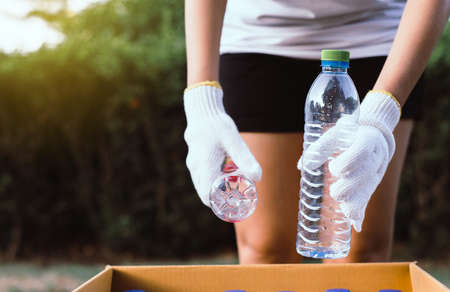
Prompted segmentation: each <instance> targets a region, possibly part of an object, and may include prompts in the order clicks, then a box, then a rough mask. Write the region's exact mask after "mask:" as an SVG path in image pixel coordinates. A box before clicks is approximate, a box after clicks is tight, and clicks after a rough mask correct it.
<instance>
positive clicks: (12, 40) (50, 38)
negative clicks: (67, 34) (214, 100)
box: [0, 0, 107, 53]
mask: <svg viewBox="0 0 450 292" xmlns="http://www.w3.org/2000/svg"><path fill="white" fill-rule="evenodd" d="M106 1H107V0H66V1H64V0H47V1H36V0H15V1H3V3H2V4H1V5H0V51H2V52H4V53H12V52H19V53H29V52H33V51H36V50H38V49H39V48H40V47H41V46H42V45H44V44H45V45H46V46H49V47H53V46H55V45H57V44H58V43H60V42H61V41H63V40H64V35H63V34H62V33H60V32H59V31H57V30H56V29H55V28H53V27H51V26H50V25H49V24H48V23H47V22H45V21H44V20H43V19H41V18H39V17H34V16H33V17H27V15H28V14H29V13H30V12H31V11H33V10H36V9H38V10H45V11H47V12H50V13H52V12H56V11H58V10H59V9H63V8H64V9H67V10H68V11H69V12H71V13H78V12H80V11H82V10H83V9H85V8H87V7H88V6H89V5H92V4H94V3H98V2H106Z"/></svg>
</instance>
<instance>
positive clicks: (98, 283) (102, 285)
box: [72, 265, 113, 292]
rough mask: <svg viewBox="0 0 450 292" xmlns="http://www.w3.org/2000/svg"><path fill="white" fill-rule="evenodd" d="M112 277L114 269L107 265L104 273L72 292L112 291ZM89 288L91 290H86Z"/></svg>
mask: <svg viewBox="0 0 450 292" xmlns="http://www.w3.org/2000/svg"><path fill="white" fill-rule="evenodd" d="M112 276H113V267H111V266H109V265H107V266H105V269H104V270H103V271H102V272H100V273H98V274H97V275H95V276H94V277H92V278H90V279H89V280H88V281H87V282H85V283H83V284H81V286H79V287H78V288H75V290H72V292H84V291H93V290H94V291H111V283H112ZM102 278H103V279H102ZM88 286H89V290H85V289H87V288H88Z"/></svg>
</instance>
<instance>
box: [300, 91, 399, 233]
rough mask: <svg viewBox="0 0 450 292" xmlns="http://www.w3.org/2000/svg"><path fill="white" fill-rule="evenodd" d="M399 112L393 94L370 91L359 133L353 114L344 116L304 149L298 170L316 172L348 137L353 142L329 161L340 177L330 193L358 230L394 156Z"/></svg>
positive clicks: (362, 112)
mask: <svg viewBox="0 0 450 292" xmlns="http://www.w3.org/2000/svg"><path fill="white" fill-rule="evenodd" d="M400 114H401V112H400V105H399V104H398V102H397V100H396V99H395V98H394V97H393V96H392V95H390V94H389V93H388V92H384V91H370V92H369V93H368V94H367V95H366V97H365V99H364V101H363V102H362V104H361V108H360V118H359V126H357V129H356V132H352V131H349V129H351V126H350V124H351V123H349V120H351V116H350V117H344V118H341V119H340V120H338V122H337V123H336V125H335V126H334V127H333V128H331V129H329V130H328V131H326V132H325V133H324V134H323V135H322V136H321V137H320V138H319V139H318V140H317V141H315V142H314V143H312V144H311V145H310V146H309V147H308V148H307V150H305V151H304V153H303V155H302V157H301V158H300V160H299V162H298V165H297V167H298V169H300V170H302V169H303V168H306V169H308V171H309V172H311V170H313V171H314V170H315V169H317V168H318V167H320V166H321V165H322V164H323V163H325V162H326V161H327V160H328V158H329V157H332V155H333V154H334V153H338V152H339V149H338V148H339V147H343V146H344V144H347V143H346V140H347V142H350V144H349V145H350V147H349V148H348V149H347V150H345V151H344V152H343V153H341V154H339V155H338V156H337V157H336V158H334V159H331V160H330V162H329V164H328V168H329V171H330V174H331V175H332V176H333V177H336V178H337V179H336V181H335V182H334V183H332V184H331V186H330V196H331V197H332V198H334V199H335V200H337V201H339V202H340V207H341V210H342V212H343V213H344V215H345V216H346V217H347V218H348V219H349V220H350V222H351V224H352V225H353V227H354V228H355V230H356V231H358V232H359V231H361V226H362V223H363V220H364V213H365V210H366V207H367V204H368V202H369V200H370V197H371V196H372V194H373V193H374V191H375V189H376V188H377V186H378V185H379V184H380V182H381V179H382V178H383V176H384V173H385V172H386V169H387V166H388V164H389V162H390V161H391V159H392V156H393V155H394V151H395V140H394V136H393V134H392V132H393V130H394V128H395V126H396V125H397V123H398V121H399V119H400ZM303 161H304V163H303ZM305 163H306V164H305ZM303 171H304V170H302V173H303Z"/></svg>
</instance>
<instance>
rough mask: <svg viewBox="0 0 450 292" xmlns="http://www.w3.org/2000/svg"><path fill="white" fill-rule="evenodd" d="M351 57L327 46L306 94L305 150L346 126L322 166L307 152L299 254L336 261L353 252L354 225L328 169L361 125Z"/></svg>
mask: <svg viewBox="0 0 450 292" xmlns="http://www.w3.org/2000/svg"><path fill="white" fill-rule="evenodd" d="M349 57H350V56H349V52H347V51H341V50H323V51H322V72H321V73H320V74H319V76H318V77H317V78H316V80H315V81H314V83H313V85H312V86H311V88H310V89H309V92H308V96H307V98H306V103H305V129H304V138H303V151H305V150H306V149H308V147H309V146H310V145H311V144H312V143H313V142H315V141H316V140H317V139H319V138H320V137H321V136H322V135H323V134H324V133H325V132H326V131H328V130H330V129H331V128H332V127H334V126H335V125H336V122H337V121H338V120H340V119H342V120H340V124H341V125H342V124H344V126H343V127H339V128H336V129H340V131H341V130H342V132H339V135H337V137H338V139H336V140H337V142H336V145H339V147H336V149H335V152H334V153H332V154H331V155H329V157H328V160H326V161H325V162H324V163H323V164H322V165H320V166H319V167H316V168H315V169H309V168H308V167H306V165H308V161H307V159H308V158H307V157H305V155H304V156H303V162H302V165H303V166H302V169H301V173H302V178H301V181H300V201H299V213H298V226H297V252H298V253H299V254H301V255H302V256H306V257H311V258H320V259H335V258H342V257H346V256H347V255H348V253H349V251H350V237H351V225H350V222H349V221H348V220H347V219H346V217H345V216H344V214H343V213H342V212H341V211H340V208H339V202H337V201H335V200H334V199H333V198H332V197H330V194H329V190H330V189H329V186H330V185H331V184H332V183H333V182H334V181H335V180H336V178H334V177H332V176H331V175H330V173H329V171H328V163H329V161H330V160H332V159H333V158H334V157H336V156H338V155H339V154H340V153H342V152H343V151H344V150H346V149H347V148H348V147H349V146H350V144H351V140H352V139H351V138H352V136H353V135H354V133H355V132H356V129H357V126H358V120H359V98H358V92H357V91H356V88H355V85H354V84H353V81H352V79H351V78H350V76H349V75H348V74H347V68H348V67H349ZM343 121H345V123H343ZM336 129H335V130H336ZM303 153H305V152H303ZM320 162H321V161H320Z"/></svg>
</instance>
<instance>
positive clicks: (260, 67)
mask: <svg viewBox="0 0 450 292" xmlns="http://www.w3.org/2000/svg"><path fill="white" fill-rule="evenodd" d="M385 60H386V57H371V58H363V59H353V60H350V68H349V70H348V73H349V75H350V76H351V78H352V79H353V82H354V83H355V85H356V88H357V89H358V94H359V98H360V101H362V100H363V98H364V96H365V95H366V93H367V92H368V91H369V90H370V89H372V87H373V85H374V84H375V81H376V79H377V78H378V75H379V73H380V71H381V68H382V67H383V64H384V61H385ZM320 72H321V67H320V61H318V60H301V59H293V58H288V57H281V56H274V55H266V54H256V53H244V54H223V55H221V56H220V74H219V75H220V83H221V85H222V87H223V90H224V106H225V109H226V111H227V113H228V114H229V115H230V116H231V117H232V118H233V120H234V121H235V123H236V125H237V127H238V129H239V131H241V132H303V125H304V105H305V99H306V95H307V93H308V90H309V88H310V86H311V85H312V83H313V81H314V79H315V78H316V77H317V75H319V73H320ZM423 95H424V88H423V78H422V77H421V78H420V80H419V82H418V83H417V85H416V87H415V88H414V90H413V91H412V93H411V95H410V96H409V98H408V100H407V102H406V103H405V105H404V106H403V108H402V119H413V120H417V119H419V118H420V109H421V102H420V101H421V99H422V96H423Z"/></svg>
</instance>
